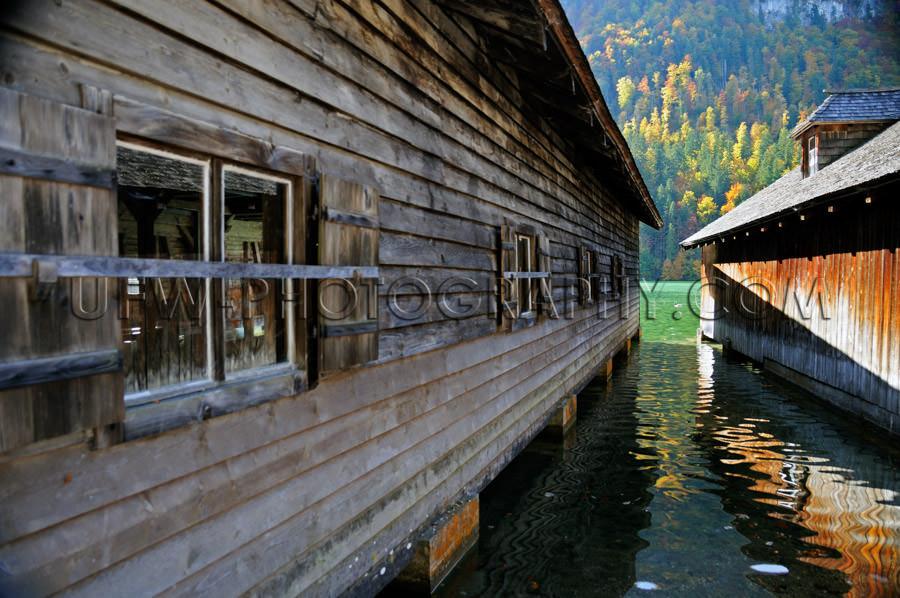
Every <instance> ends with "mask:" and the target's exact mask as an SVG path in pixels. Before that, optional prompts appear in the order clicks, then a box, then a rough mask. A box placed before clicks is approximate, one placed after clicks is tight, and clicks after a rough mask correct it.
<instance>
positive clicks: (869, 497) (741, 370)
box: [436, 322, 900, 598]
mask: <svg viewBox="0 0 900 598" xmlns="http://www.w3.org/2000/svg"><path fill="white" fill-rule="evenodd" d="M654 325H658V327H659V330H661V331H663V332H654V335H655V336H656V338H657V339H658V340H653V338H647V336H648V335H646V334H645V340H644V341H643V342H642V343H640V344H639V345H638V346H637V348H636V349H635V350H634V351H633V352H632V354H631V356H630V358H629V359H628V360H625V361H620V362H618V363H616V368H615V370H614V374H613V377H612V379H611V380H610V381H608V382H607V381H595V382H594V383H593V384H591V385H590V386H589V387H588V388H587V389H585V390H584V391H583V392H582V393H581V394H580V395H579V397H578V420H577V426H576V429H575V431H574V436H573V437H572V438H569V439H567V441H566V442H565V443H560V442H546V441H540V440H539V441H536V442H534V443H533V444H532V445H531V446H529V447H528V448H527V449H526V450H525V451H524V452H523V453H522V454H521V455H520V456H519V457H518V458H517V459H516V460H515V461H514V462H513V463H512V464H510V466H509V467H508V468H507V469H506V470H504V472H503V473H501V475H500V476H499V477H498V478H497V480H495V481H494V482H493V483H492V484H491V485H490V486H489V487H488V488H486V489H485V490H484V492H483V493H482V494H481V530H480V540H479V543H478V546H477V548H476V549H475V550H473V551H472V552H470V553H469V555H468V556H467V558H466V559H465V560H464V561H463V562H462V563H461V565H460V566H459V567H458V568H457V569H456V570H455V572H454V573H453V574H452V575H451V576H450V577H449V578H448V579H447V580H446V581H445V583H444V584H442V586H441V587H440V588H438V591H437V592H436V596H439V597H450V596H503V597H505V596H548V597H549V596H559V597H577V596H689V597H692V598H699V597H702V596H715V597H732V596H748V597H749V596H771V595H777V596H802V597H816V596H845V595H846V596H885V597H886V596H900V452H898V451H897V449H896V448H895V447H893V446H892V445H891V444H890V442H889V439H888V438H883V437H880V436H879V435H878V434H877V433H874V432H872V431H871V430H868V429H864V428H859V427H856V426H855V425H853V424H852V423H850V422H848V421H846V418H842V417H841V416H840V415H837V414H835V413H834V412H831V411H829V410H826V409H824V408H823V407H822V406H821V404H819V403H818V402H816V401H814V400H812V398H811V397H809V396H808V395H806V394H805V393H802V392H800V391H798V390H796V389H794V388H793V387H790V386H787V385H784V384H783V383H781V382H779V381H778V380H775V379H772V378H770V377H768V375H766V374H763V373H761V372H759V371H758V370H755V369H754V368H753V367H752V366H751V365H750V364H746V363H740V362H738V361H730V360H725V359H723V358H722V356H721V353H720V352H719V350H718V347H716V346H715V345H709V344H699V345H698V344H697V343H696V342H690V341H687V339H685V338H683V336H682V337H678V335H677V334H676V335H675V336H674V337H673V335H672V334H671V330H670V329H669V327H668V326H666V325H665V322H656V323H655V324H654ZM675 327H676V328H678V327H683V328H684V329H685V330H688V328H686V327H684V326H683V325H682V324H681V323H678V324H677V325H676V326H675ZM645 330H646V326H645ZM761 565H762V566H772V565H778V566H779V567H780V568H781V569H779V570H780V571H782V572H784V571H785V570H786V573H783V574H777V575H776V574H769V573H765V572H760V571H756V570H754V568H753V567H754V566H756V567H759V566H761Z"/></svg>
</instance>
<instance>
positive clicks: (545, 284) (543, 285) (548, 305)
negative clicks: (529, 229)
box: [536, 235, 559, 318]
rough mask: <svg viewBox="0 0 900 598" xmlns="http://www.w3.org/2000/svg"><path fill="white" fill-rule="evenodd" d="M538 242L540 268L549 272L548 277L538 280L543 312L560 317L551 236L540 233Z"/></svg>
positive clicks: (543, 313) (541, 270)
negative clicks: (555, 292) (554, 292)
mask: <svg viewBox="0 0 900 598" xmlns="http://www.w3.org/2000/svg"><path fill="white" fill-rule="evenodd" d="M536 242H537V256H538V264H537V266H538V270H539V271H540V272H547V273H548V274H549V276H548V277H547V278H542V279H541V280H539V281H538V284H539V285H540V287H539V288H540V292H539V293H538V297H539V298H540V306H541V314H542V315H547V316H550V317H554V318H555V317H559V312H558V311H557V309H556V306H555V305H554V303H553V272H552V269H553V266H552V264H551V261H552V260H551V258H552V256H551V252H550V238H549V237H547V235H538V236H537V239H536Z"/></svg>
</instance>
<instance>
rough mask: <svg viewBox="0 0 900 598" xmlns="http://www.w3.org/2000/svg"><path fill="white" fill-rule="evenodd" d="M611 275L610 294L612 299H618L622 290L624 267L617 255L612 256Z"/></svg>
mask: <svg viewBox="0 0 900 598" xmlns="http://www.w3.org/2000/svg"><path fill="white" fill-rule="evenodd" d="M611 274H612V294H613V297H616V298H618V297H619V296H620V295H621V294H622V288H623V286H624V283H625V281H624V278H625V266H624V264H623V263H622V259H621V258H620V257H619V256H618V255H617V254H616V255H613V256H612V262H611Z"/></svg>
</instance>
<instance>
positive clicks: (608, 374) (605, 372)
mask: <svg viewBox="0 0 900 598" xmlns="http://www.w3.org/2000/svg"><path fill="white" fill-rule="evenodd" d="M612 372H613V360H612V359H610V360H609V361H607V362H606V365H605V366H604V367H603V370H602V371H601V375H604V376H606V378H607V379H609V378H611V377H612Z"/></svg>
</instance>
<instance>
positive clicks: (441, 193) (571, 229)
mask: <svg viewBox="0 0 900 598" xmlns="http://www.w3.org/2000/svg"><path fill="white" fill-rule="evenodd" d="M5 37H7V39H5V40H4V44H5V47H6V48H7V49H8V50H9V54H8V55H7V59H8V64H7V66H8V68H9V69H11V72H13V73H15V75H16V76H17V79H18V80H27V81H28V83H29V85H30V86H31V87H33V89H34V91H35V92H40V93H42V94H45V95H65V94H66V93H68V92H69V90H71V87H70V86H68V84H67V83H66V78H68V77H72V78H76V77H77V78H78V79H80V80H89V81H94V82H95V83H96V84H97V85H99V86H106V87H112V88H115V89H125V90H128V91H127V92H128V95H129V96H133V97H135V98H140V99H141V100H142V101H145V102H149V101H158V98H159V94H160V93H162V94H163V97H164V98H165V101H166V103H167V105H169V106H183V107H184V108H185V109H186V110H188V112H189V113H192V114H195V115H197V116H198V117H199V116H201V115H203V116H204V118H208V120H209V121H211V122H222V123H223V125H226V128H228V129H239V130H244V131H247V132H248V133H258V135H259V137H260V138H261V139H272V140H273V141H274V143H276V145H278V146H282V145H290V146H292V147H296V148H298V149H300V150H301V151H303V152H304V153H309V154H318V155H319V157H320V159H321V160H323V161H325V162H327V163H328V164H331V165H332V168H334V167H335V166H336V165H343V166H342V168H344V169H345V170H346V171H347V172H348V173H354V174H357V175H358V174H359V173H360V172H361V168H362V165H361V163H360V162H359V159H360V158H361V157H362V158H364V159H369V156H371V152H369V153H368V154H366V155H360V156H353V157H350V156H347V155H346V154H344V153H342V152H333V151H331V150H329V149H327V148H323V147H321V146H316V145H313V144H311V143H310V142H309V140H308V139H306V138H303V137H298V136H297V135H296V134H294V133H290V132H288V131H286V130H285V129H284V124H278V125H275V126H273V125H271V124H267V123H260V122H258V121H254V120H248V119H246V118H245V117H243V116H239V115H237V114H235V113H229V112H223V111H222V110H221V109H220V108H218V107H215V106H211V105H210V104H208V103H204V102H202V101H199V100H198V99H196V98H193V97H189V96H185V95H184V94H181V93H178V92H175V91H173V90H165V91H162V90H157V89H153V90H149V89H147V87H146V83H145V81H144V80H143V79H140V78H137V77H135V76H131V75H127V74H119V75H117V76H116V77H115V78H112V77H110V75H109V74H108V73H107V72H106V71H104V70H102V69H99V68H98V67H97V66H92V65H91V64H88V63H86V62H83V61H81V60H78V59H76V58H74V57H72V56H66V55H64V54H60V53H59V52H56V51H54V50H51V49H50V48H47V47H35V46H29V45H27V44H25V43H24V42H23V41H22V40H18V39H15V38H9V37H8V34H5ZM61 63H62V64H65V65H66V73H67V74H66V75H65V76H63V77H57V78H52V79H48V78H41V79H37V80H35V79H29V78H28V76H27V74H28V73H29V72H31V69H33V68H34V69H39V70H40V69H43V70H44V71H47V72H50V71H53V70H54V69H55V68H57V66H58V65H59V64H61ZM304 106H305V105H304ZM302 118H303V120H304V121H306V122H317V121H322V120H323V118H316V117H315V116H313V115H309V116H306V117H302ZM310 119H311V120H310ZM325 120H327V118H326V119H325ZM272 122H273V123H274V122H275V121H272ZM279 123H283V119H282V120H280V121H279ZM119 126H120V128H122V129H123V130H125V131H131V130H132V129H134V128H136V127H138V128H139V126H138V125H137V124H129V121H128V120H125V121H119ZM134 132H135V134H139V132H138V131H137V130H135V131H134ZM367 168H368V167H367ZM372 172H373V176H374V177H376V184H377V185H378V186H379V188H381V189H382V190H386V191H385V192H386V193H390V194H391V197H394V198H398V199H399V198H402V199H403V201H406V202H410V203H414V204H417V205H422V206H424V207H430V208H433V209H441V210H442V211H446V212H448V213H456V214H459V213H466V214H467V215H469V217H471V218H477V219H480V220H482V221H487V222H490V221H498V216H499V217H501V218H502V215H503V214H504V212H503V211H502V209H507V210H513V211H514V212H515V213H517V214H522V215H523V216H527V217H528V218H534V219H536V220H535V221H537V219H540V220H541V221H545V222H546V221H547V219H546V216H542V215H541V212H540V211H539V210H538V209H536V208H535V207H534V206H532V205H531V204H522V203H520V202H518V200H517V199H516V198H515V197H514V196H513V195H512V194H510V193H509V192H507V191H506V190H504V189H501V188H484V189H482V186H483V185H482V184H481V183H477V184H475V185H473V184H472V181H471V180H469V181H468V182H467V183H463V186H464V187H465V188H466V189H467V191H468V192H471V193H474V194H475V195H467V194H459V192H456V191H453V190H451V189H448V188H445V187H441V186H433V185H429V184H428V183H427V182H425V181H423V180H418V179H415V178H414V179H409V178H404V176H402V175H399V174H398V173H397V172H395V171H394V170H391V169H384V170H382V169H378V170H374V171H372ZM451 178H452V177H451ZM451 178H447V177H446V176H445V180H446V181H447V182H451ZM401 191H402V193H401ZM473 197H478V198H480V199H481V201H479V202H477V203H473V202H472V201H471V200H472V198H473ZM485 202H493V203H494V205H492V204H491V203H485ZM594 209H595V210H597V212H596V216H597V217H596V218H588V219H587V220H580V221H579V222H580V223H581V224H583V225H591V226H592V230H593V232H594V233H597V234H605V233H603V232H602V231H603V228H602V227H601V226H600V224H601V221H600V217H599V215H600V212H599V210H600V209H601V206H600V205H597V206H596V207H595V208H594ZM602 209H603V215H604V216H603V217H604V218H605V219H607V220H608V219H609V218H611V217H612V216H611V215H613V214H618V213H620V212H621V211H622V208H621V206H620V205H618V204H617V203H615V202H603V205H602ZM488 210H489V212H487V213H482V212H486V211H488ZM506 213H507V214H508V213H509V212H506ZM492 214H496V216H494V215H492ZM629 218H631V220H634V221H635V222H636V220H635V219H634V218H632V217H629ZM552 225H553V226H555V227H558V228H560V230H562V231H563V232H566V233H574V234H577V235H579V236H583V235H584V234H585V233H584V232H583V231H582V229H581V228H580V226H576V225H575V224H574V223H573V222H568V221H554V222H553V223H552ZM594 225H596V226H594ZM635 227H636V224H635Z"/></svg>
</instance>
